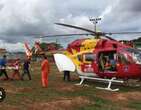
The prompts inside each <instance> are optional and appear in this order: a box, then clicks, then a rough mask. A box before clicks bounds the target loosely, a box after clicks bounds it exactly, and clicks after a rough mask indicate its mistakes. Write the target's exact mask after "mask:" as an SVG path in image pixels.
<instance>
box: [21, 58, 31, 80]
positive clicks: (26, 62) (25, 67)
mask: <svg viewBox="0 0 141 110" xmlns="http://www.w3.org/2000/svg"><path fill="white" fill-rule="evenodd" d="M29 66H30V59H29V58H26V59H25V60H24V63H23V73H22V76H21V79H22V80H24V79H23V77H24V75H27V76H28V78H29V80H31V75H30V71H29Z"/></svg>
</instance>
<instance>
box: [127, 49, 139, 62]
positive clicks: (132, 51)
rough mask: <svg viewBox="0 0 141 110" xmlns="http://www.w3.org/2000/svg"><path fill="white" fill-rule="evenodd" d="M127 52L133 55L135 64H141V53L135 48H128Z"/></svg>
mask: <svg viewBox="0 0 141 110" xmlns="http://www.w3.org/2000/svg"><path fill="white" fill-rule="evenodd" d="M125 51H127V52H128V53H130V54H131V56H132V58H133V60H134V62H136V63H137V64H141V51H140V50H137V49H133V48H126V49H125Z"/></svg>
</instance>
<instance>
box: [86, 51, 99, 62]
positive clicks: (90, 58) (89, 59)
mask: <svg viewBox="0 0 141 110" xmlns="http://www.w3.org/2000/svg"><path fill="white" fill-rule="evenodd" d="M84 57H85V61H86V62H93V61H94V60H95V57H96V56H95V54H93V53H86V54H85V55H84Z"/></svg>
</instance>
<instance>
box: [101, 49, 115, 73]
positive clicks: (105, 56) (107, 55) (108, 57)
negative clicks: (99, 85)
mask: <svg viewBox="0 0 141 110" xmlns="http://www.w3.org/2000/svg"><path fill="white" fill-rule="evenodd" d="M116 62H117V54H116V51H115V50H112V51H103V52H100V53H99V71H100V73H116V72H117V67H116Z"/></svg>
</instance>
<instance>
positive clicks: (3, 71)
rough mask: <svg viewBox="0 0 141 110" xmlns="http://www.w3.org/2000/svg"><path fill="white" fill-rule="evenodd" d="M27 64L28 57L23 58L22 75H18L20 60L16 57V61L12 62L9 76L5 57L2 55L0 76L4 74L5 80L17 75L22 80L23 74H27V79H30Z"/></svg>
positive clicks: (28, 63)
mask: <svg viewBox="0 0 141 110" xmlns="http://www.w3.org/2000/svg"><path fill="white" fill-rule="evenodd" d="M29 65H30V60H29V59H25V60H24V63H23V73H22V75H20V68H19V66H20V60H19V59H16V61H15V62H14V63H13V64H12V70H13V73H12V76H11V78H10V77H9V76H8V75H7V71H6V70H7V57H6V55H4V56H3V58H2V59H0V76H2V75H5V80H8V79H11V80H13V79H15V77H16V76H17V77H18V79H21V80H23V79H24V75H27V76H28V78H29V80H31V75H30V71H29Z"/></svg>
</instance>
